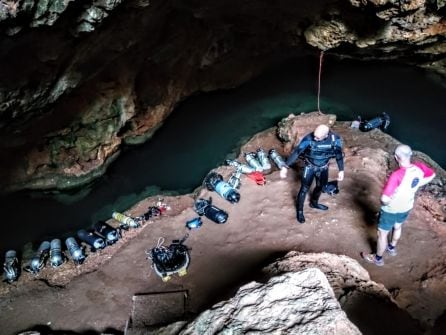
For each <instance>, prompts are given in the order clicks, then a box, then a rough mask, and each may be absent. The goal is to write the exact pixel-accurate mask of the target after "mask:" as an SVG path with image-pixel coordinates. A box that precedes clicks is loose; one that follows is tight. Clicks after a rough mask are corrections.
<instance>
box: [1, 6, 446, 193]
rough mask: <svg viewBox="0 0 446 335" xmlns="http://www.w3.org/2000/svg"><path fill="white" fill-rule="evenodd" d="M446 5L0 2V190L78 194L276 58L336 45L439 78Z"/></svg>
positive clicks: (339, 50) (349, 53) (340, 51)
mask: <svg viewBox="0 0 446 335" xmlns="http://www.w3.org/2000/svg"><path fill="white" fill-rule="evenodd" d="M444 10H445V2H444V1H440V0H438V1H421V0H410V1H390V0H389V1H384V0H383V1H366V0H364V1H359V0H351V1H350V2H346V1H341V0H339V1H326V0H318V1H311V2H308V1H307V2H305V3H298V2H296V1H291V0H285V1H279V2H270V1H264V0H256V1H235V0H225V1H219V2H214V3H209V2H208V1H204V0H198V1H176V0H172V1H161V0H153V1H148V0H129V1H125V2H124V1H120V0H95V1H79V0H78V1H60V0H54V1H47V0H41V1H34V0H29V1H28V0H27V1H17V0H0V33H2V34H3V37H4V38H2V39H0V63H1V64H2V65H3V66H2V67H1V68H0V130H1V135H0V136H1V138H0V143H1V146H0V157H2V158H6V157H7V159H2V161H3V162H4V164H2V166H1V167H0V183H1V189H2V191H8V190H19V189H26V188H28V189H33V188H37V189H66V188H71V187H76V186H79V185H82V184H83V183H86V182H88V181H90V180H91V179H93V178H95V177H97V176H98V175H101V174H102V173H104V171H105V169H106V167H107V164H109V163H110V162H111V161H112V160H113V159H114V158H116V156H117V155H118V154H119V151H120V149H121V147H122V145H123V144H124V143H127V144H129V143H130V144H134V143H140V142H142V141H145V140H147V139H148V138H150V137H151V136H152V134H153V133H154V132H155V131H156V130H157V129H158V128H159V127H160V126H161V125H162V123H163V121H164V120H165V119H166V118H167V117H168V115H169V114H170V112H171V111H172V110H173V109H174V108H175V106H176V104H177V103H179V102H180V101H181V100H182V99H184V98H186V97H188V96H190V95H191V94H194V93H197V92H201V91H210V90H215V89H224V88H230V87H234V86H237V85H239V84H240V83H242V82H244V81H246V80H248V79H250V78H252V76H253V75H255V74H257V73H259V72H260V71H261V70H262V69H263V68H264V67H265V66H267V65H268V64H271V63H272V62H274V61H276V60H277V59H278V58H280V57H288V56H290V55H296V54H306V53H316V52H318V51H319V50H330V52H331V53H333V54H337V55H340V56H343V57H357V58H369V59H382V60H385V59H396V58H399V59H401V61H404V62H406V63H410V64H417V65H420V66H424V67H427V68H429V69H432V70H436V71H438V72H440V73H443V74H444V73H445V51H446V49H445V48H446V47H445V43H444V36H445V34H446V24H445V21H444V18H443V16H444ZM314 47H315V48H314ZM278 55H280V56H278Z"/></svg>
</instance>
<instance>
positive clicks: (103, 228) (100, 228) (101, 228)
mask: <svg viewBox="0 0 446 335" xmlns="http://www.w3.org/2000/svg"><path fill="white" fill-rule="evenodd" d="M93 229H94V231H95V233H97V234H98V235H100V236H102V237H103V238H104V239H105V242H106V243H107V244H113V243H115V242H116V241H117V240H119V237H120V236H119V232H118V230H117V229H115V228H113V227H112V226H110V225H109V224H107V223H106V222H103V221H99V222H97V223H95V224H94V225H93Z"/></svg>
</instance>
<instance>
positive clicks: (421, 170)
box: [382, 162, 434, 213]
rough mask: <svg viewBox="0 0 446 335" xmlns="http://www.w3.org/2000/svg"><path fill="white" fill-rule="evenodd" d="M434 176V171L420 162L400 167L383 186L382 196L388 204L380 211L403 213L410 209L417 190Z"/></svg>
mask: <svg viewBox="0 0 446 335" xmlns="http://www.w3.org/2000/svg"><path fill="white" fill-rule="evenodd" d="M433 175H434V171H433V170H432V169H431V168H429V167H427V166H426V165H425V164H423V163H421V162H416V163H413V164H412V165H411V166H410V167H400V168H399V169H398V170H395V171H393V172H392V174H391V175H390V177H389V179H388V180H387V183H386V185H385V186H384V190H383V195H386V196H388V197H389V198H390V202H389V203H388V204H387V205H385V206H383V207H382V209H383V210H384V211H386V212H388V213H404V212H407V211H409V210H411V209H412V207H413V203H414V201H415V193H416V192H417V190H418V189H419V188H420V187H421V186H423V185H426V184H427V183H428V182H429V181H430V180H431V179H432V178H430V177H432V176H433Z"/></svg>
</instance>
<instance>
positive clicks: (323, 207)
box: [310, 201, 328, 211]
mask: <svg viewBox="0 0 446 335" xmlns="http://www.w3.org/2000/svg"><path fill="white" fill-rule="evenodd" d="M310 207H311V208H316V209H320V210H321V211H326V210H327V209H328V206H325V205H322V204H319V203H317V202H313V201H311V202H310Z"/></svg>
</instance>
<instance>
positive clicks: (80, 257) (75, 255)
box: [65, 237, 85, 265]
mask: <svg viewBox="0 0 446 335" xmlns="http://www.w3.org/2000/svg"><path fill="white" fill-rule="evenodd" d="M65 245H66V246H67V250H68V253H69V254H70V256H71V259H72V260H73V262H74V263H75V264H77V265H79V264H82V263H83V262H84V260H85V255H84V252H83V251H82V248H81V247H80V246H79V244H77V241H76V240H75V238H74V237H69V238H67V239H66V240H65Z"/></svg>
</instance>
